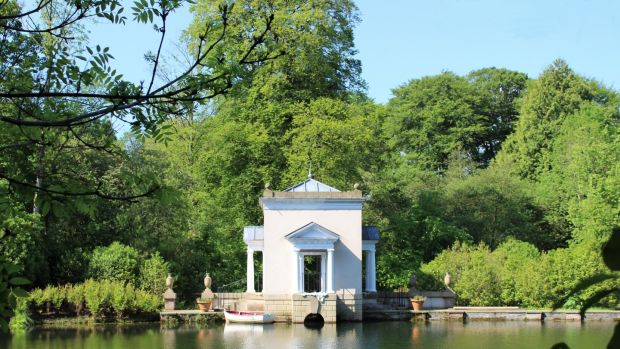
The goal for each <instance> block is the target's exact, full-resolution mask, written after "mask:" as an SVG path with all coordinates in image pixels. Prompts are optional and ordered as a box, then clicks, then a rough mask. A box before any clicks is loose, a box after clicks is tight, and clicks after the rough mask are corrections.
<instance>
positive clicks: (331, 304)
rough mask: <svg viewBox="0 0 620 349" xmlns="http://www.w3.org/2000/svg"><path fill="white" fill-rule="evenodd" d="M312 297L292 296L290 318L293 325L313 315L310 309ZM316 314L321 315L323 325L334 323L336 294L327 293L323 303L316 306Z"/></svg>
mask: <svg viewBox="0 0 620 349" xmlns="http://www.w3.org/2000/svg"><path fill="white" fill-rule="evenodd" d="M313 297H315V296H313V295H305V294H294V295H293V306H292V316H293V319H292V321H293V323H303V322H304V320H305V319H306V316H308V314H311V313H313V311H312V308H311V298H313ZM318 314H321V316H322V317H323V320H324V321H325V323H335V322H336V294H335V293H328V294H327V295H326V296H325V298H324V299H323V302H319V304H318Z"/></svg>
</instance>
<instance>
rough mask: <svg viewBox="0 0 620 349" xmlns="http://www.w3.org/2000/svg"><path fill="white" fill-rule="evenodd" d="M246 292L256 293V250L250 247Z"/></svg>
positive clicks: (247, 262) (247, 261)
mask: <svg viewBox="0 0 620 349" xmlns="http://www.w3.org/2000/svg"><path fill="white" fill-rule="evenodd" d="M246 284H247V285H246V292H247V293H256V290H255V289H254V250H253V249H251V248H249V247H248V250H247V260H246Z"/></svg>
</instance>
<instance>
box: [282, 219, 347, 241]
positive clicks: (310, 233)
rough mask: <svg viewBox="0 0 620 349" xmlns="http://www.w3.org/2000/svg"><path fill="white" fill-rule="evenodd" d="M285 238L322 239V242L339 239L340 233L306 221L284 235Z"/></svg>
mask: <svg viewBox="0 0 620 349" xmlns="http://www.w3.org/2000/svg"><path fill="white" fill-rule="evenodd" d="M286 239H287V240H289V241H309V240H312V241H324V242H331V243H333V242H336V241H338V239H340V235H338V234H336V233H334V232H333V231H331V230H329V229H327V228H325V227H323V226H321V225H319V224H316V223H314V222H311V223H308V224H306V225H304V226H303V227H301V228H299V229H296V230H295V231H293V232H291V233H290V234H288V235H286Z"/></svg>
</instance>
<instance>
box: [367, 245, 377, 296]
mask: <svg viewBox="0 0 620 349" xmlns="http://www.w3.org/2000/svg"><path fill="white" fill-rule="evenodd" d="M365 252H366V292H377V270H376V269H377V267H376V261H375V250H374V248H373V249H372V250H366V251H365Z"/></svg>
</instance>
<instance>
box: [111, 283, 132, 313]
mask: <svg viewBox="0 0 620 349" xmlns="http://www.w3.org/2000/svg"><path fill="white" fill-rule="evenodd" d="M110 286H111V297H110V305H111V306H112V308H113V309H114V311H115V312H116V316H117V317H118V318H122V317H123V316H124V315H126V314H127V313H129V312H130V311H132V310H133V309H134V308H135V304H136V289H135V288H134V287H133V285H132V284H127V285H123V284H122V283H120V282H113V283H111V285H110Z"/></svg>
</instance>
